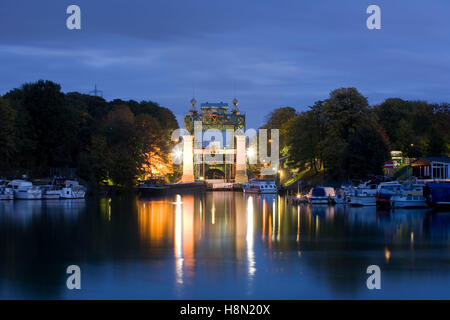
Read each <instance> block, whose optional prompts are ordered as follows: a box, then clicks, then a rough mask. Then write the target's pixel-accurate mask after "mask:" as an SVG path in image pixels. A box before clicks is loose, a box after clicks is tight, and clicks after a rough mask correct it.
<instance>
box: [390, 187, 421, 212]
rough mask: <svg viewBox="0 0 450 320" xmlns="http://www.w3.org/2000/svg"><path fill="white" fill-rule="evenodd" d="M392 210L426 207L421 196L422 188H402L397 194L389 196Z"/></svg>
mask: <svg viewBox="0 0 450 320" xmlns="http://www.w3.org/2000/svg"><path fill="white" fill-rule="evenodd" d="M390 200H391V207H392V208H413V207H426V206H427V202H426V199H425V197H424V196H423V188H422V186H420V185H415V186H414V185H413V186H409V187H403V188H402V189H401V190H400V191H399V192H398V193H397V194H394V195H392V196H391V199H390Z"/></svg>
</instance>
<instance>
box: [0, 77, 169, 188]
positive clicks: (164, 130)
mask: <svg viewBox="0 0 450 320" xmlns="http://www.w3.org/2000/svg"><path fill="white" fill-rule="evenodd" d="M176 128H178V123H177V121H176V119H175V116H174V115H173V113H172V112H171V111H170V110H169V109H167V108H164V107H161V106H160V105H158V104H157V103H155V102H152V101H142V102H136V101H133V100H130V101H123V100H119V99H116V100H113V101H110V102H108V101H106V100H105V99H103V98H101V97H98V96H91V95H86V94H81V93H78V92H70V93H63V92H62V91H61V86H60V85H59V84H57V83H54V82H52V81H43V80H40V81H37V82H35V83H26V84H24V85H22V86H21V87H20V88H16V89H13V90H11V91H9V92H8V93H6V94H5V95H3V96H2V97H0V172H1V174H0V175H2V176H8V177H18V176H20V175H21V174H23V173H28V174H29V175H31V176H35V177H45V176H49V175H50V172H52V171H51V169H52V168H76V174H77V175H78V176H79V177H80V178H82V179H84V180H85V181H87V182H89V183H90V184H91V185H95V186H98V185H101V184H110V185H111V184H112V185H116V186H121V187H130V186H132V185H134V184H135V183H136V180H137V179H138V178H143V177H149V176H155V175H164V176H170V175H171V174H173V168H172V166H171V162H170V156H169V151H170V133H171V132H172V131H173V130H174V129H176Z"/></svg>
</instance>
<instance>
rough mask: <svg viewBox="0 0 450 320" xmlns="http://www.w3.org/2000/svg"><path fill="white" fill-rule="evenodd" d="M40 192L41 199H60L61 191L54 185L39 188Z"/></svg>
mask: <svg viewBox="0 0 450 320" xmlns="http://www.w3.org/2000/svg"><path fill="white" fill-rule="evenodd" d="M40 188H41V190H42V199H48V200H51V199H59V198H61V189H60V188H58V187H57V186H54V185H43V186H41V187H40Z"/></svg>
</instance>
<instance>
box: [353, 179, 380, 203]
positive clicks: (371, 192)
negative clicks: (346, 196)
mask: <svg viewBox="0 0 450 320" xmlns="http://www.w3.org/2000/svg"><path fill="white" fill-rule="evenodd" d="M376 188H377V186H376V185H375V184H369V183H362V184H360V185H358V187H356V188H355V189H354V190H353V192H352V194H351V195H350V205H352V206H375V205H376V204H377V201H376V193H377V189H376Z"/></svg>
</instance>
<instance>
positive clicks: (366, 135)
mask: <svg viewBox="0 0 450 320" xmlns="http://www.w3.org/2000/svg"><path fill="white" fill-rule="evenodd" d="M387 159H389V150H388V147H387V145H386V143H385V141H384V140H383V138H382V136H381V134H380V133H379V132H378V131H377V130H376V129H375V128H374V127H371V126H365V127H362V128H360V129H358V130H357V131H356V132H355V133H354V134H353V136H352V137H351V138H350V140H349V142H348V145H347V148H346V150H345V152H344V155H343V169H344V171H345V173H344V174H345V175H347V176H348V177H350V178H360V179H362V178H367V177H368V176H370V175H381V174H382V173H383V165H384V163H385V161H386V160H387Z"/></svg>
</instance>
